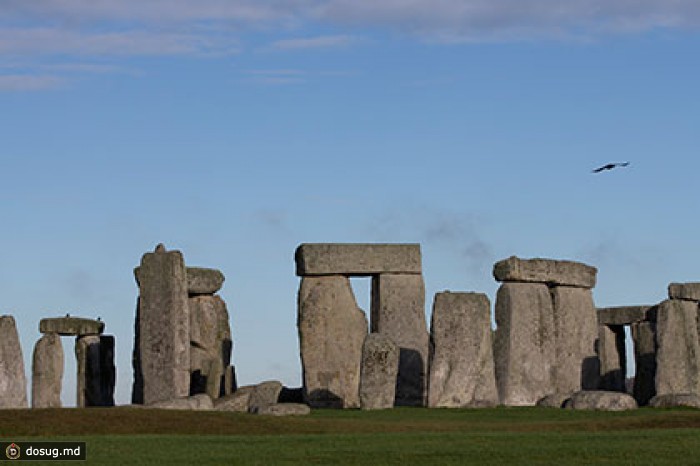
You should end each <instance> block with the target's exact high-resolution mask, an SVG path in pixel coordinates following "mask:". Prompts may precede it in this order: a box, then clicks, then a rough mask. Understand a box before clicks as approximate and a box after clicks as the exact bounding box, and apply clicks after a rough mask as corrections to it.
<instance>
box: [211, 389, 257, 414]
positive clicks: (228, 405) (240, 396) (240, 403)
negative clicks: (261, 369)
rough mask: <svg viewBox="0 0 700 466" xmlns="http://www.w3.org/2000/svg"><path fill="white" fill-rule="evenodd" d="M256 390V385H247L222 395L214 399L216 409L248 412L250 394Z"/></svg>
mask: <svg viewBox="0 0 700 466" xmlns="http://www.w3.org/2000/svg"><path fill="white" fill-rule="evenodd" d="M254 390H255V385H246V386H244V387H241V388H239V389H238V390H236V391H235V392H233V393H232V394H230V395H226V396H222V397H221V398H217V399H216V400H214V409H215V410H217V411H235V412H238V413H247V412H248V406H249V404H250V396H251V395H252V394H253V391H254Z"/></svg>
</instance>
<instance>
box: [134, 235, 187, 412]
mask: <svg viewBox="0 0 700 466" xmlns="http://www.w3.org/2000/svg"><path fill="white" fill-rule="evenodd" d="M138 281H139V289H140V297H139V306H138V308H139V315H138V320H139V331H138V338H139V354H138V357H139V358H140V364H138V365H139V366H140V369H141V373H142V374H141V380H142V381H143V397H142V400H143V402H144V403H145V404H151V403H154V402H156V401H161V400H170V399H174V398H181V397H186V396H188V395H189V386H190V352H189V347H190V338H189V337H190V331H189V323H190V320H189V312H188V307H187V304H188V296H187V275H186V272H185V263H184V260H183V258H182V254H181V253H180V252H179V251H171V252H167V251H165V248H164V247H162V245H159V247H158V248H156V252H153V253H147V254H144V256H143V258H142V259H141V267H140V269H139V273H138ZM135 365H136V364H135ZM135 380H139V377H135ZM135 388H136V384H135ZM134 398H135V399H138V398H139V397H138V395H137V394H135V395H134Z"/></svg>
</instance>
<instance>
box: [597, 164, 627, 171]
mask: <svg viewBox="0 0 700 466" xmlns="http://www.w3.org/2000/svg"><path fill="white" fill-rule="evenodd" d="M629 164H630V163H629V162H615V163H609V164H607V165H603V166H602V167H598V168H596V169H595V170H593V173H600V172H602V171H605V170H612V169H613V168H617V167H626V166H627V165H629Z"/></svg>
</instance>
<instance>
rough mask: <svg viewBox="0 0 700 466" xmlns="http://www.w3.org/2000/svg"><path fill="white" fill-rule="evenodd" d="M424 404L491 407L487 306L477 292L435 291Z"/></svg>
mask: <svg viewBox="0 0 700 466" xmlns="http://www.w3.org/2000/svg"><path fill="white" fill-rule="evenodd" d="M430 338H431V341H432V345H431V349H432V352H431V357H430V384H429V392H428V406H430V407H440V408H458V407H477V406H494V405H496V404H498V392H497V390H496V379H495V372H494V363H493V345H492V341H491V304H490V303H489V299H488V297H487V296H486V295H485V294H481V293H451V292H449V291H446V292H443V293H437V294H436V295H435V301H434V303H433V315H432V320H431V325H430Z"/></svg>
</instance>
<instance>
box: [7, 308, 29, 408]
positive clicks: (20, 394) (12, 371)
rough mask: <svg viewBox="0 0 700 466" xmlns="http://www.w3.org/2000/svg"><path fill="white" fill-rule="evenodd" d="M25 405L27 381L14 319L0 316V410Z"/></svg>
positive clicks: (23, 406) (24, 406)
mask: <svg viewBox="0 0 700 466" xmlns="http://www.w3.org/2000/svg"><path fill="white" fill-rule="evenodd" d="M27 405H28V403H27V379H26V378H25V375H24V359H23V358H22V347H21V346H20V343H19V335H18V334H17V326H16V325H15V319H14V317H12V316H0V409H3V408H7V409H13V408H26V407H27Z"/></svg>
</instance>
